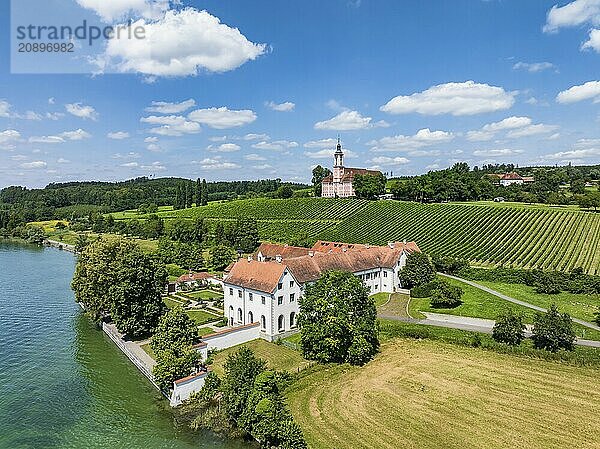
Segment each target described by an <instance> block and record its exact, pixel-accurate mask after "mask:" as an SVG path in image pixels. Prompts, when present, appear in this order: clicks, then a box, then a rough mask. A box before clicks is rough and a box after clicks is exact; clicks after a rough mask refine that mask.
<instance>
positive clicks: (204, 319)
mask: <svg viewBox="0 0 600 449" xmlns="http://www.w3.org/2000/svg"><path fill="white" fill-rule="evenodd" d="M186 313H187V314H188V316H189V317H190V318H191V319H192V320H194V321H195V322H196V323H197V324H198V325H199V326H202V325H203V324H206V323H210V322H212V321H217V320H220V319H221V318H223V317H222V316H220V315H215V314H212V313H208V312H205V311H204V310H188V311H187V312H186Z"/></svg>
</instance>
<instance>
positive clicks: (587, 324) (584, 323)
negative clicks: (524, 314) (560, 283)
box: [438, 273, 600, 331]
mask: <svg viewBox="0 0 600 449" xmlns="http://www.w3.org/2000/svg"><path fill="white" fill-rule="evenodd" d="M438 274H439V275H440V276H445V277H447V278H450V279H454V280H456V281H460V282H464V283H465V284H468V285H470V286H472V287H475V288H478V289H480V290H483V291H484V292H487V293H490V294H491V295H494V296H497V297H498V298H500V299H504V300H505V301H509V302H512V303H513V304H518V305H520V306H523V307H528V308H530V309H533V310H537V311H538V312H547V311H548V310H547V309H544V308H543V307H539V306H535V305H533V304H529V303H528V302H525V301H521V300H519V299H515V298H511V297H510V296H507V295H505V294H503V293H500V292H497V291H496V290H492V289H491V288H489V287H486V286H485V285H481V284H478V283H477V282H473V281H468V280H466V279H463V278H459V277H457V276H452V275H450V274H444V273H438ZM572 320H573V321H574V322H575V323H577V324H581V325H582V326H585V327H587V328H590V329H594V330H596V331H600V326H596V325H595V324H593V323H590V322H588V321H583V320H580V319H578V318H572Z"/></svg>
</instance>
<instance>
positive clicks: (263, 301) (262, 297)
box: [260, 296, 266, 306]
mask: <svg viewBox="0 0 600 449" xmlns="http://www.w3.org/2000/svg"><path fill="white" fill-rule="evenodd" d="M260 302H261V303H262V305H263V306H264V305H265V303H266V301H265V297H264V296H261V297H260Z"/></svg>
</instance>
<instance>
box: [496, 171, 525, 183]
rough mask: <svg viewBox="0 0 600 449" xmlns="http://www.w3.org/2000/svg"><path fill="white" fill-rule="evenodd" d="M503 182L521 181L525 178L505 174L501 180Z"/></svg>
mask: <svg viewBox="0 0 600 449" xmlns="http://www.w3.org/2000/svg"><path fill="white" fill-rule="evenodd" d="M501 179H502V180H503V181H519V180H522V179H523V178H522V177H521V176H520V175H519V174H518V173H514V172H513V173H505V174H504V175H502V178H501Z"/></svg>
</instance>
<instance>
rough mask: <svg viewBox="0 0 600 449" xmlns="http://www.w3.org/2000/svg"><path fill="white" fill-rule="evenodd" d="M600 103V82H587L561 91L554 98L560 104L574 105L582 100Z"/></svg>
mask: <svg viewBox="0 0 600 449" xmlns="http://www.w3.org/2000/svg"><path fill="white" fill-rule="evenodd" d="M592 99H593V100H594V103H597V102H600V81H588V82H587V83H584V84H580V85H577V86H573V87H570V88H568V89H567V90H563V91H562V92H560V93H559V94H558V95H557V96H556V101H557V102H559V103H561V104H568V103H576V102H578V101H584V100H592Z"/></svg>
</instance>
